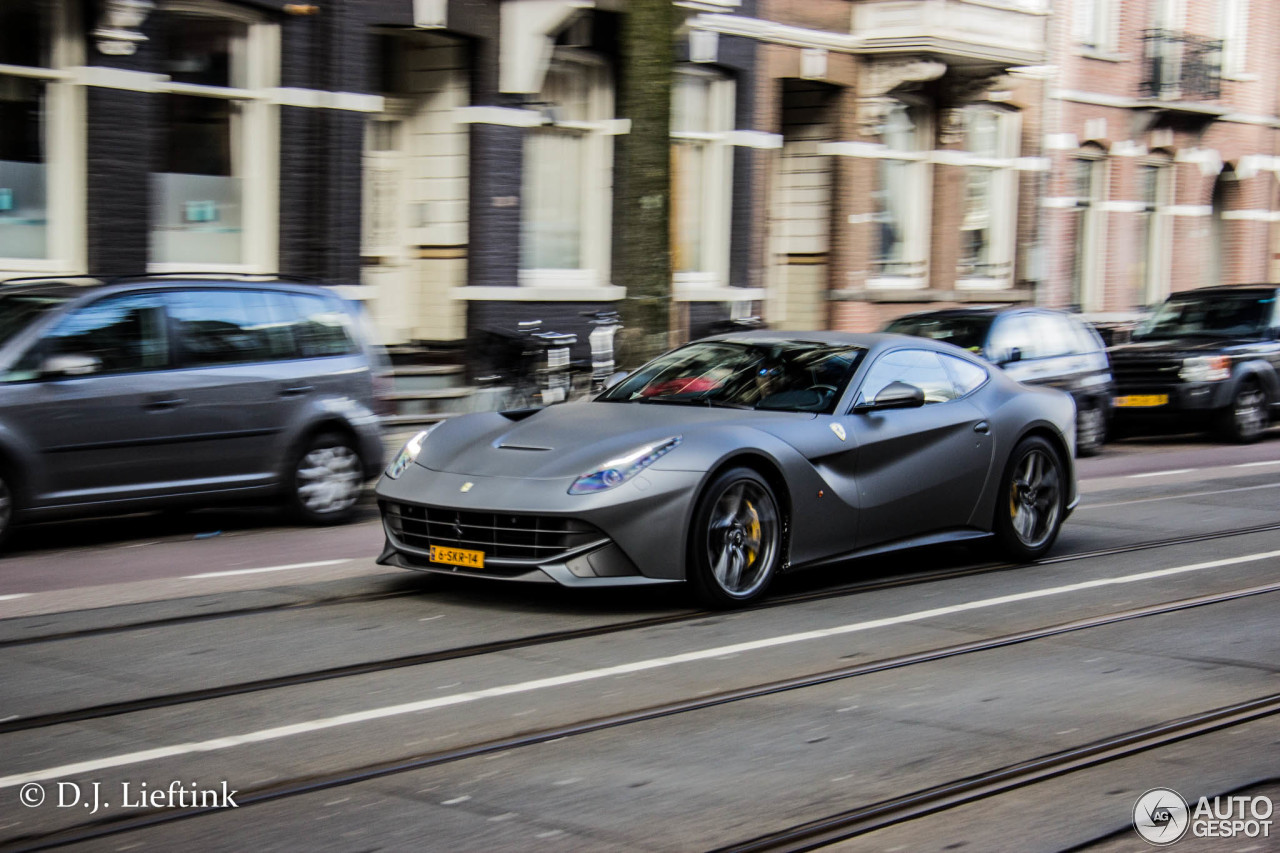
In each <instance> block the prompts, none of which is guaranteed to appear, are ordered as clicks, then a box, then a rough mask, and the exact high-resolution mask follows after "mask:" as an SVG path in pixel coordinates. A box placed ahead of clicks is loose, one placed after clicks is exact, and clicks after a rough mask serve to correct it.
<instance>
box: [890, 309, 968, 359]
mask: <svg viewBox="0 0 1280 853" xmlns="http://www.w3.org/2000/svg"><path fill="white" fill-rule="evenodd" d="M990 328H991V317H990V316H987V315H963V314H956V315H954V316H945V315H944V316H936V315H935V316H931V317H910V316H908V317H899V318H898V319H897V320H894V321H893V322H892V323H890V324H889V325H888V326H885V329H884V330H885V331H886V332H894V333H896V334H899V335H914V336H915V337H917V338H931V339H933V340H935V341H946V342H947V343H949V344H955V345H956V346H958V347H960V348H961V349H967V350H969V351H970V352H982V342H983V341H984V340H986V338H987V330H988V329H990Z"/></svg>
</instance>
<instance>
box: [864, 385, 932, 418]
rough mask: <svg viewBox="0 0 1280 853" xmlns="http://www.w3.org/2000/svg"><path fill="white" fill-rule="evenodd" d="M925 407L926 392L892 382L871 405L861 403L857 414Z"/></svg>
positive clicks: (882, 389) (881, 390)
mask: <svg viewBox="0 0 1280 853" xmlns="http://www.w3.org/2000/svg"><path fill="white" fill-rule="evenodd" d="M923 405H924V391H922V390H921V389H920V388H917V387H916V386H915V385H909V384H907V383H906V382H890V383H889V384H888V385H886V386H884V387H883V388H881V389H880V393H879V394H877V395H876V398H875V399H874V400H872V401H871V402H869V403H859V404H858V405H856V406H854V407H853V410H854V411H855V412H879V411H884V410H886V409H917V408H919V407H920V406H923Z"/></svg>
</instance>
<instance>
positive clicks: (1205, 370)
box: [1178, 355, 1231, 382]
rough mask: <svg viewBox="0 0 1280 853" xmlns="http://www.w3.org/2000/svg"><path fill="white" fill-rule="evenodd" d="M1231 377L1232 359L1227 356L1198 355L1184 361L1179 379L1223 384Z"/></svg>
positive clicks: (1179, 372)
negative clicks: (1224, 380) (1222, 382)
mask: <svg viewBox="0 0 1280 853" xmlns="http://www.w3.org/2000/svg"><path fill="white" fill-rule="evenodd" d="M1230 376H1231V359H1230V358H1228V357H1227V356H1225V355H1197V356H1194V357H1192V358H1184V359H1183V360H1182V370H1180V371H1178V378H1180V379H1181V380H1182V381H1183V382H1221V381H1222V380H1223V379H1228V378H1230Z"/></svg>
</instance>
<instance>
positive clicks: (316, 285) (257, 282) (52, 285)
mask: <svg viewBox="0 0 1280 853" xmlns="http://www.w3.org/2000/svg"><path fill="white" fill-rule="evenodd" d="M175 286H179V287H207V288H224V287H225V288H240V289H243V288H245V287H250V288H269V289H273V290H276V289H280V290H295V291H309V292H315V290H317V289H320V288H326V286H325V285H324V283H323V282H319V281H312V280H309V279H300V278H296V279H295V278H291V277H288V276H277V275H243V276H242V275H236V274H234V273H223V274H217V273H143V274H139V275H121V276H87V275H86V276H76V275H69V276H48V277H45V276H40V277H29V278H11V279H7V280H5V281H2V282H0V295H5V294H11V293H31V294H45V295H50V296H60V297H66V298H69V299H73V298H76V297H79V296H84V295H85V294H89V293H95V292H106V291H128V290H149V289H156V290H163V289H166V288H171V287H175ZM329 292H332V291H329Z"/></svg>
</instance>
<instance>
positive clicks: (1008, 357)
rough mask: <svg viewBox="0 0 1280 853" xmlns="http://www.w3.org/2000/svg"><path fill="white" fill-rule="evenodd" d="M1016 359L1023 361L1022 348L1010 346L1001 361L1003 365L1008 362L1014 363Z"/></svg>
mask: <svg viewBox="0 0 1280 853" xmlns="http://www.w3.org/2000/svg"><path fill="white" fill-rule="evenodd" d="M1015 361H1022V350H1020V349H1018V348H1017V347H1009V349H1008V350H1007V351H1006V352H1005V353H1004V356H1003V358H1001V359H1000V362H999V363H1000V364H1001V366H1003V365H1006V364H1013V363H1014V362H1015Z"/></svg>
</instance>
